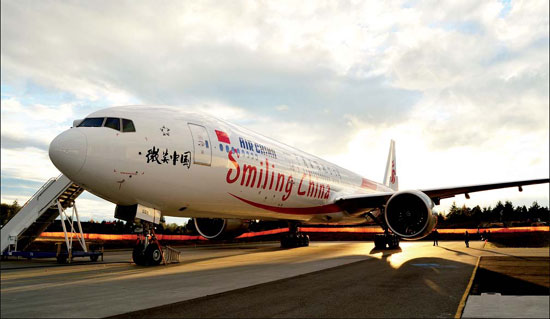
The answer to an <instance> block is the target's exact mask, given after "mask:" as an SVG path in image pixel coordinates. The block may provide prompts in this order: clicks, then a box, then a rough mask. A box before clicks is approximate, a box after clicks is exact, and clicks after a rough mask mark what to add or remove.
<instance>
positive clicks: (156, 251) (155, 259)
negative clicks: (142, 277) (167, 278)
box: [145, 243, 162, 266]
mask: <svg viewBox="0 0 550 319" xmlns="http://www.w3.org/2000/svg"><path fill="white" fill-rule="evenodd" d="M145 260H146V264H147V265H149V266H156V265H158V264H160V263H161V261H162V250H161V249H160V247H159V245H157V244H156V243H152V244H149V246H147V248H146V249H145Z"/></svg>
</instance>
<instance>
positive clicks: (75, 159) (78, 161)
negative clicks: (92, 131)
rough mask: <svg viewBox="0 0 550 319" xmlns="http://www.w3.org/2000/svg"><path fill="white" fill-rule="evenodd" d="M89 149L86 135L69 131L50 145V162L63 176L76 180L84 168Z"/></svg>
mask: <svg viewBox="0 0 550 319" xmlns="http://www.w3.org/2000/svg"><path fill="white" fill-rule="evenodd" d="M87 147H88V142H87V139H86V135H84V134H83V133H82V132H79V130H77V129H70V130H67V131H65V132H63V133H61V134H59V135H58V136H57V137H56V138H54V140H53V141H52V142H51V143H50V150H49V154H50V160H51V161H52V163H53V164H54V165H55V167H57V169H59V170H60V171H61V172H62V173H63V174H65V175H67V176H68V177H69V178H74V177H75V176H76V175H77V174H78V172H80V170H81V169H82V166H84V162H85V161H86V152H87Z"/></svg>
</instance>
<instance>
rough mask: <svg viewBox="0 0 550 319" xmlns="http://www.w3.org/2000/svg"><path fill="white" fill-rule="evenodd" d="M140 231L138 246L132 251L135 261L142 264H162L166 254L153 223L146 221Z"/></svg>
mask: <svg viewBox="0 0 550 319" xmlns="http://www.w3.org/2000/svg"><path fill="white" fill-rule="evenodd" d="M140 232H141V233H140V234H139V235H138V240H137V243H136V246H135V247H134V251H133V252H132V259H133V260H134V263H136V265H140V266H155V265H158V264H160V263H161V262H162V261H163V260H164V256H163V254H162V249H161V248H160V243H159V241H158V239H157V236H156V234H155V230H154V226H153V224H149V223H144V224H143V229H142V230H141V231H140Z"/></svg>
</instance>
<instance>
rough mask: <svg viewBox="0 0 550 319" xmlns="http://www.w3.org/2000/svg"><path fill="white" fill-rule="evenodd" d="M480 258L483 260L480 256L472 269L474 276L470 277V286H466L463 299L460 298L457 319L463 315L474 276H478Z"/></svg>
mask: <svg viewBox="0 0 550 319" xmlns="http://www.w3.org/2000/svg"><path fill="white" fill-rule="evenodd" d="M480 260H481V256H478V257H477V262H476V266H475V267H474V271H472V276H471V277H470V281H469V282H468V286H466V290H465V291H464V294H463V295H462V299H460V303H459V304H458V309H457V310H456V314H455V319H460V318H461V317H462V312H463V311H464V307H465V306H466V300H467V299H468V295H469V294H470V290H471V289H472V285H473V283H474V278H475V277H476V273H477V269H478V268H479V261H480Z"/></svg>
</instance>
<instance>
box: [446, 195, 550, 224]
mask: <svg viewBox="0 0 550 319" xmlns="http://www.w3.org/2000/svg"><path fill="white" fill-rule="evenodd" d="M437 217H438V226H437V227H439V228H478V227H481V228H486V227H514V226H537V225H538V226H541V225H546V226H547V225H549V223H550V210H549V209H548V207H542V206H540V205H539V204H538V203H537V202H533V204H531V206H530V207H529V208H527V206H525V205H523V206H514V205H513V204H512V202H510V201H506V202H504V204H503V203H502V202H501V201H499V202H498V203H497V204H496V205H495V206H494V207H491V206H489V207H483V208H481V207H480V206H479V205H477V206H475V207H473V208H470V207H467V206H466V205H463V206H462V207H458V206H456V203H454V202H453V204H452V205H451V207H450V208H449V212H448V213H447V214H441V213H438V214H437Z"/></svg>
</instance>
